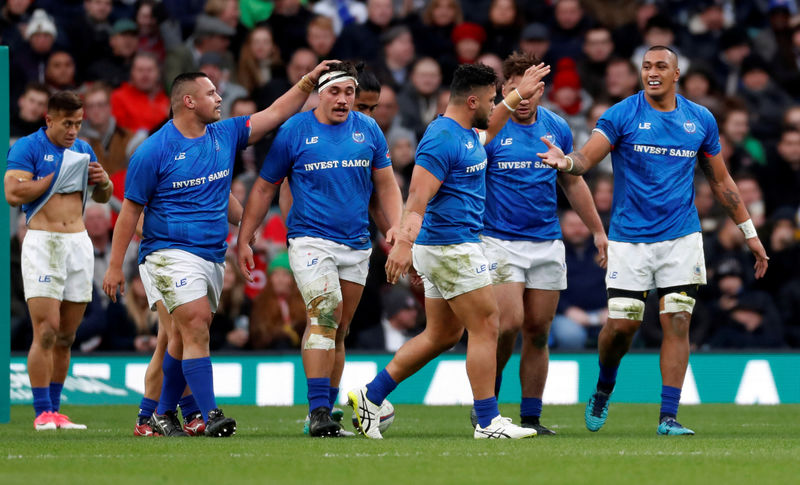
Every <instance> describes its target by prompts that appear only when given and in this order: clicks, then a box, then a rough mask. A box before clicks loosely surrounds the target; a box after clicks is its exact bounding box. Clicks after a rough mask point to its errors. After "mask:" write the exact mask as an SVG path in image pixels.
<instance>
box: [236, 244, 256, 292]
mask: <svg viewBox="0 0 800 485" xmlns="http://www.w3.org/2000/svg"><path fill="white" fill-rule="evenodd" d="M237 249H238V251H237V252H238V253H239V271H241V272H242V275H244V279H246V280H247V281H249V282H250V283H252V282H253V275H252V274H251V273H250V270H252V269H253V268H255V267H256V265H255V263H254V262H253V248H251V247H250V244H248V243H247V242H245V241H244V240H243V239H239V244H238V247H237Z"/></svg>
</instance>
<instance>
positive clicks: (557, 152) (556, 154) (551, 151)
mask: <svg viewBox="0 0 800 485" xmlns="http://www.w3.org/2000/svg"><path fill="white" fill-rule="evenodd" d="M541 140H542V141H543V142H544V144H545V145H546V146H547V151H546V152H544V153H537V154H536V156H537V157H539V158H541V159H542V161H543V162H544V163H546V164H547V165H549V166H551V167H553V168H554V169H556V170H559V171H564V170H566V169H568V168H569V162H568V161H567V159H566V158H564V152H563V151H562V150H561V149H560V148H558V147H557V146H555V145H553V144H552V143H550V140H548V139H547V138H545V137H541Z"/></svg>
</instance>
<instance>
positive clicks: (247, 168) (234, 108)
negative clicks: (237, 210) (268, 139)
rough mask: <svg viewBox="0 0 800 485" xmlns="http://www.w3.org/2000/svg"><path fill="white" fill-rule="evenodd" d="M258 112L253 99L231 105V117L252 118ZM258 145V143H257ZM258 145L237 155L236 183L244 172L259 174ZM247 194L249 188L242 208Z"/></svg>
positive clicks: (234, 174) (242, 99)
mask: <svg viewBox="0 0 800 485" xmlns="http://www.w3.org/2000/svg"><path fill="white" fill-rule="evenodd" d="M256 111H258V108H257V107H256V102H255V101H253V99H252V98H236V99H234V100H233V102H232V103H231V112H230V117H231V118H236V117H237V116H250V115H252V114H255V113H256ZM259 143H260V142H259ZM256 145H258V143H256ZM256 145H247V148H245V149H244V150H240V151H239V152H237V153H236V161H234V162H233V177H234V181H235V180H236V177H237V176H238V175H239V174H240V173H242V172H246V173H250V174H256V173H258V168H257V167H258V164H257V163H256ZM231 190H233V187H231ZM247 192H250V191H249V188H248V190H246V191H245V194H243V197H242V199H241V200H240V202H241V203H242V206H244V204H245V201H246V199H247Z"/></svg>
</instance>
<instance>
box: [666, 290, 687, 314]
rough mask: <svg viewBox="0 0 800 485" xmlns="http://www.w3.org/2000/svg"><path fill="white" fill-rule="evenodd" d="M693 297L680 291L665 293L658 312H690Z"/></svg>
mask: <svg viewBox="0 0 800 485" xmlns="http://www.w3.org/2000/svg"><path fill="white" fill-rule="evenodd" d="M694 303H695V299H694V298H692V297H691V296H688V295H685V294H682V293H667V294H666V295H664V308H662V309H661V311H660V312H659V313H679V312H688V313H690V314H691V313H692V310H693V309H694Z"/></svg>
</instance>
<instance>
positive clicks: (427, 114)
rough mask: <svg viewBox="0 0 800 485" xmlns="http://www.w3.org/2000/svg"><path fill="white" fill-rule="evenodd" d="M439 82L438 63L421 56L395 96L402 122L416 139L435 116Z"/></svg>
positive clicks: (440, 79)
mask: <svg viewBox="0 0 800 485" xmlns="http://www.w3.org/2000/svg"><path fill="white" fill-rule="evenodd" d="M441 83H442V72H441V70H440V69H439V64H437V63H436V61H435V60H433V59H431V58H430V57H423V58H422V59H419V60H417V61H416V62H415V63H414V66H413V67H412V68H411V83H410V84H407V85H406V86H405V87H404V89H403V90H402V91H400V94H399V95H398V97H397V99H398V102H399V104H400V117H401V119H402V122H403V124H404V126H405V127H406V128H409V129H410V130H412V131H413V132H414V135H415V136H416V138H417V139H418V140H419V139H420V138H421V137H422V134H423V133H425V129H426V128H427V127H428V123H430V122H431V121H433V119H434V118H435V117H436V114H437V113H436V108H437V104H438V103H437V101H438V99H437V96H438V94H439V87H440V86H441ZM379 105H380V102H379Z"/></svg>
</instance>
